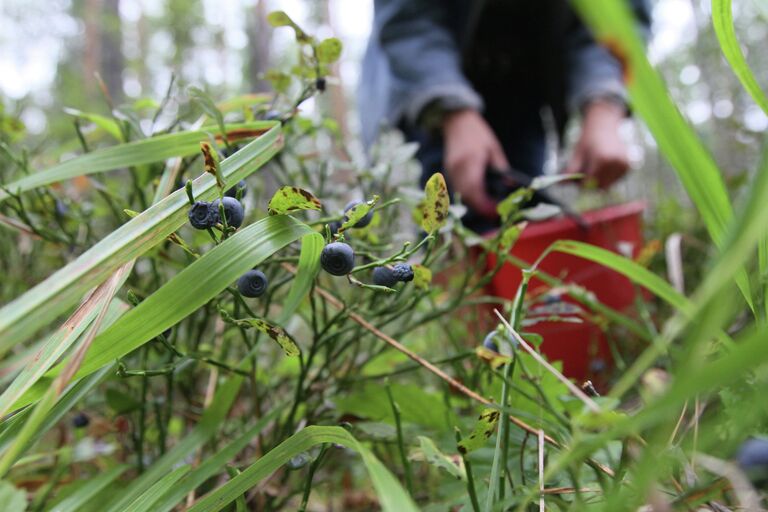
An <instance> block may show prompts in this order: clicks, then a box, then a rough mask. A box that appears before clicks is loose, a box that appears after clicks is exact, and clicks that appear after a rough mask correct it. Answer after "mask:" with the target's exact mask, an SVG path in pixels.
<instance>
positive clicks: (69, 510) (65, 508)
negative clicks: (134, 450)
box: [48, 464, 130, 512]
mask: <svg viewBox="0 0 768 512" xmlns="http://www.w3.org/2000/svg"><path fill="white" fill-rule="evenodd" d="M129 467H130V466H128V465H126V464H121V465H119V466H115V467H113V468H110V469H108V470H107V471H105V472H103V473H99V474H98V475H96V476H95V477H93V478H91V479H90V480H88V481H87V482H86V483H85V484H84V485H83V486H82V487H80V488H79V489H78V490H77V491H75V492H73V493H72V494H70V495H69V496H67V497H66V498H65V499H63V500H61V501H60V502H58V503H57V504H56V505H54V506H53V507H52V508H51V509H50V510H49V511H48V512H78V510H80V509H81V508H82V507H83V506H85V505H86V504H87V503H88V502H89V501H90V500H91V499H92V498H93V497H94V496H96V495H97V494H99V492H101V491H102V490H104V489H105V488H106V487H107V486H108V485H109V484H111V483H112V482H114V481H115V480H117V479H118V478H119V477H120V475H122V474H123V473H124V472H125V470H126V469H128V468H129Z"/></svg>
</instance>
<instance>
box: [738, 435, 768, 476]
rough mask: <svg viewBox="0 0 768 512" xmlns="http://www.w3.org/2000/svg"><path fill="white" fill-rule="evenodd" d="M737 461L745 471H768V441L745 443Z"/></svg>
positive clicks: (754, 439) (752, 440) (758, 440)
mask: <svg viewBox="0 0 768 512" xmlns="http://www.w3.org/2000/svg"><path fill="white" fill-rule="evenodd" d="M736 461H737V462H738V463H739V466H741V468H742V469H744V470H754V469H768V439H761V438H752V439H748V440H746V441H744V443H742V445H741V446H740V447H739V451H738V453H737V454H736Z"/></svg>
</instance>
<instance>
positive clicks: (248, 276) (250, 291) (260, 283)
mask: <svg viewBox="0 0 768 512" xmlns="http://www.w3.org/2000/svg"><path fill="white" fill-rule="evenodd" d="M267 286H269V280H268V279H267V276H265V275H264V272H262V271H261V270H249V271H248V272H246V273H245V274H243V275H242V276H240V279H238V280H237V289H238V290H240V293H242V294H243V295H244V296H246V297H261V296H262V295H264V292H266V291H267Z"/></svg>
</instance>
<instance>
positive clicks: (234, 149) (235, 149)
mask: <svg viewBox="0 0 768 512" xmlns="http://www.w3.org/2000/svg"><path fill="white" fill-rule="evenodd" d="M238 151H240V146H229V147H228V148H224V149H222V150H221V155H222V156H223V157H224V158H229V157H231V156H232V155H234V154H235V153H237V152H238Z"/></svg>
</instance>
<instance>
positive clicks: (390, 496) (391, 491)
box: [187, 426, 418, 512]
mask: <svg viewBox="0 0 768 512" xmlns="http://www.w3.org/2000/svg"><path fill="white" fill-rule="evenodd" d="M324 443H336V444H341V445H343V446H346V447H347V448H351V449H353V450H355V451H357V452H358V453H359V454H360V455H361V457H362V459H363V463H364V464H365V467H366V469H367V470H368V475H369V476H370V478H371V483H372V484H373V487H374V489H375V490H376V494H377V496H378V498H379V504H380V505H381V508H382V510H384V511H385V512H408V511H416V510H418V508H417V507H416V504H415V503H414V502H413V500H412V499H411V497H410V496H408V494H407V493H406V492H405V490H404V489H403V487H402V486H401V485H400V483H399V482H398V481H397V480H396V479H395V477H394V476H393V475H392V473H390V472H389V470H388V469H387V468H386V467H385V466H384V465H383V464H382V463H381V462H380V461H379V460H378V459H377V458H376V457H375V456H374V455H373V454H372V453H371V452H370V450H368V448H366V447H365V446H363V445H362V444H360V443H359V442H358V441H357V440H356V439H355V438H354V437H352V435H350V434H349V432H347V431H346V430H344V429H343V428H341V427H317V426H311V427H307V428H305V429H304V430H302V431H300V432H298V433H296V434H294V435H292V436H291V437H289V438H288V439H286V440H285V441H283V442H282V443H280V444H279V445H278V446H277V447H276V448H274V449H273V450H272V451H270V452H269V453H267V454H266V455H264V456H263V457H262V458H261V459H259V460H258V461H256V462H255V463H254V464H252V465H251V466H249V467H248V468H246V469H245V470H243V472H242V473H240V474H239V475H237V476H236V477H234V478H233V479H232V480H230V481H229V482H227V483H226V484H224V485H222V486H221V487H219V488H218V489H216V490H214V491H212V492H210V493H209V494H207V495H205V496H203V497H202V498H201V499H200V500H199V501H198V502H197V503H196V504H195V505H194V506H193V507H192V508H190V509H189V510H188V511H187V512H203V511H204V512H216V511H218V510H221V509H223V508H224V507H226V506H227V505H228V504H230V503H232V502H233V501H234V500H236V499H237V497H238V496H240V495H242V494H243V493H245V492H247V491H248V490H249V489H251V488H252V487H254V486H255V485H256V484H258V483H259V482H261V481H262V480H264V479H265V478H267V477H269V476H270V475H271V474H272V473H274V472H275V471H276V470H277V469H278V468H280V466H282V465H283V464H285V463H286V462H288V461H289V460H290V459H291V457H293V456H295V455H297V454H299V453H301V452H305V451H307V450H309V449H310V448H312V447H313V446H317V445H319V444H324Z"/></svg>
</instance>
